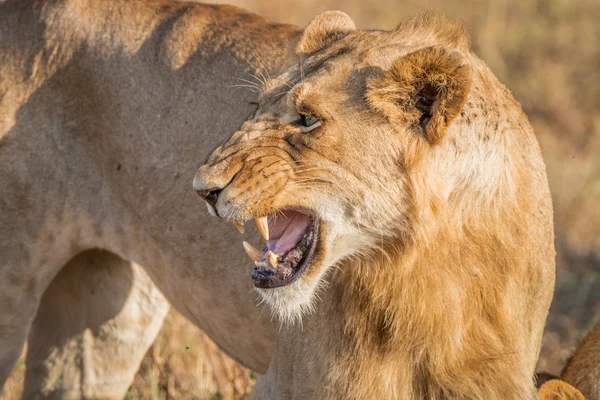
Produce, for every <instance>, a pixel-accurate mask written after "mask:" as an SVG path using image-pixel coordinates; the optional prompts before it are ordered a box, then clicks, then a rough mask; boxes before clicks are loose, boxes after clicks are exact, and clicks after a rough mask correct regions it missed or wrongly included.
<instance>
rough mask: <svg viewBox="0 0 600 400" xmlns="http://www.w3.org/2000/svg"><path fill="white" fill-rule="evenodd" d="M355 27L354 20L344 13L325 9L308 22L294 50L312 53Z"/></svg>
mask: <svg viewBox="0 0 600 400" xmlns="http://www.w3.org/2000/svg"><path fill="white" fill-rule="evenodd" d="M355 29H356V25H355V24H354V21H352V19H351V18H350V17H349V16H348V15H347V14H346V13H343V12H341V11H325V12H324V13H321V14H319V15H317V16H316V17H314V18H313V19H312V20H311V21H310V22H309V23H308V25H307V26H306V28H305V29H304V32H303V33H302V37H301V38H300V41H299V42H298V45H297V46H296V52H297V53H300V54H305V53H313V52H315V51H317V50H320V49H322V48H323V47H325V46H327V45H329V44H331V43H333V42H334V41H336V40H339V39H341V38H343V37H345V36H346V35H347V34H348V33H350V32H352V31H353V30H355Z"/></svg>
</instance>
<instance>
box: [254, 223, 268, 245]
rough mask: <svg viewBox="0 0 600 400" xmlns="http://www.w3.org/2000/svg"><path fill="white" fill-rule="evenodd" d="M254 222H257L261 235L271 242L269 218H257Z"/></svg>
mask: <svg viewBox="0 0 600 400" xmlns="http://www.w3.org/2000/svg"><path fill="white" fill-rule="evenodd" d="M254 221H255V222H256V226H257V227H258V230H259V231H260V234H261V235H262V236H263V237H264V238H265V240H269V222H268V221H267V217H260V218H256V219H255V220H254Z"/></svg>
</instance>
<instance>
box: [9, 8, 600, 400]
mask: <svg viewBox="0 0 600 400" xmlns="http://www.w3.org/2000/svg"><path fill="white" fill-rule="evenodd" d="M228 2H229V3H233V4H236V5H239V6H242V7H244V8H247V9H250V10H252V11H255V12H257V13H259V14H262V15H265V16H268V17H270V18H272V19H276V20H279V21H284V22H292V23H296V24H301V25H303V24H305V23H306V22H307V21H308V20H309V19H310V18H311V17H312V16H314V15H316V14H317V13H318V12H320V11H324V10H327V9H341V10H343V11H346V12H347V13H348V14H350V15H351V16H352V17H353V18H354V19H355V21H356V22H357V24H358V26H359V27H367V28H375V27H376V28H388V29H389V28H393V27H394V26H395V25H396V24H397V23H398V22H399V21H400V20H401V19H402V18H403V17H404V16H406V15H407V14H410V13H415V12H419V11H421V10H423V9H426V8H430V9H434V10H439V11H441V12H443V13H445V14H446V15H448V16H450V17H452V18H458V19H461V20H463V21H464V22H465V23H466V24H467V25H468V27H469V30H470V32H471V33H472V43H473V48H474V50H475V51H476V52H477V53H478V54H479V55H480V56H481V57H482V58H483V59H485V60H486V62H487V63H488V64H489V65H490V67H491V68H492V70H493V71H494V72H495V73H496V74H497V75H498V76H499V78H500V79H501V80H502V81H503V82H505V83H506V84H507V86H508V87H509V88H510V89H511V90H512V91H513V93H514V94H515V96H516V97H517V99H518V100H519V101H520V102H521V103H522V104H523V108H524V109H525V111H526V112H527V114H528V115H529V117H530V119H531V122H532V123H533V125H534V128H535V130H536V132H537V134H538V137H539V140H540V143H541V145H542V149H543V152H544V157H545V160H546V163H547V166H548V174H549V178H550V185H551V189H552V192H553V196H554V205H555V217H556V233H557V249H558V253H559V256H558V262H559V270H558V275H557V289H556V297H555V301H554V303H553V306H552V309H551V313H550V316H549V319H548V327H547V331H546V334H545V337H544V344H543V349H542V357H541V359H540V362H539V368H540V369H542V370H546V371H549V372H553V373H558V372H559V371H560V369H561V368H562V365H563V364H564V362H565V360H566V358H567V357H568V356H569V355H570V354H571V352H572V350H573V348H574V346H575V344H576V343H577V340H578V339H579V338H580V337H581V335H582V334H583V332H584V331H585V330H586V329H588V328H589V327H591V325H592V324H593V323H594V321H596V320H597V319H598V317H600V206H599V205H598V203H599V201H600V76H599V71H600V25H599V24H598V23H597V21H598V20H599V19H600V2H598V0H580V1H575V0H481V1H477V0H464V1H461V2H450V1H445V0H424V1H423V0H405V1H402V2H398V1H389V0H380V1H367V0H352V1H350V0H318V1H317V0H301V1H296V2H293V3H289V2H279V1H274V0H231V1H228ZM23 370H24V365H23V362H22V361H20V362H19V364H18V365H17V367H16V368H15V373H14V374H13V376H12V377H11V379H10V380H9V382H8V383H7V386H6V387H5V391H6V395H5V397H4V398H5V399H6V400H12V399H16V398H18V393H19V392H20V387H21V386H22V374H23ZM252 384H253V378H252V376H251V373H250V372H249V371H248V370H245V369H243V368H241V367H239V366H237V365H235V363H234V362H233V361H231V360H230V359H228V358H227V357H226V356H223V355H222V354H221V353H219V352H218V351H217V350H216V349H215V346H214V345H213V344H212V343H210V342H209V341H208V340H207V339H206V338H205V337H204V336H203V335H202V334H201V333H200V332H199V331H198V330H197V329H196V328H195V327H193V326H192V325H191V324H189V323H188V322H186V321H184V320H183V319H182V318H181V317H180V316H179V315H177V314H174V313H171V315H169V317H168V319H167V323H166V324H165V326H164V327H163V329H162V331H161V334H160V336H159V338H158V339H157V340H156V342H155V343H154V345H153V346H152V348H151V349H150V351H149V352H148V354H147V355H146V358H145V359H144V361H143V363H142V367H141V369H140V371H139V373H138V375H137V376H136V379H135V381H134V384H133V386H132V388H131V389H130V391H129V393H128V395H127V398H129V399H167V398H168V399H175V398H177V399H179V398H181V399H184V398H185V399H212V398H214V399H217V398H241V397H244V395H245V394H247V393H248V392H249V390H250V389H251V387H252Z"/></svg>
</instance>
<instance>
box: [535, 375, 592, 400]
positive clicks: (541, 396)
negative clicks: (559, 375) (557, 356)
mask: <svg viewBox="0 0 600 400" xmlns="http://www.w3.org/2000/svg"><path fill="white" fill-rule="evenodd" d="M586 399H589V398H588V397H583V394H581V392H580V391H579V390H577V389H575V388H574V387H573V386H571V385H569V384H568V383H566V382H563V381H561V380H558V379H554V380H550V381H548V382H546V383H544V384H543V385H542V387H540V390H539V391H538V400H586Z"/></svg>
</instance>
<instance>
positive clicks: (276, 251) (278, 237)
mask: <svg viewBox="0 0 600 400" xmlns="http://www.w3.org/2000/svg"><path fill="white" fill-rule="evenodd" d="M236 225H238V224H237V223H236ZM256 225H257V226H258V230H259V231H260V233H261V234H262V235H263V237H264V238H265V239H266V242H267V245H266V247H265V249H264V250H263V251H260V250H258V249H256V248H255V247H254V246H252V245H251V244H249V243H248V242H244V243H243V244H244V249H245V250H246V253H247V254H248V256H249V257H250V259H252V261H254V265H255V267H254V269H253V270H252V280H253V282H254V286H255V287H257V288H262V289H269V288H276V287H281V286H285V285H289V284H290V283H292V282H294V281H295V280H296V279H298V277H300V275H302V273H303V272H304V270H305V269H306V267H307V266H308V265H309V264H310V261H311V259H312V258H313V256H314V254H315V250H316V247H317V243H318V236H319V223H318V219H317V218H316V217H315V216H314V214H313V213H311V212H308V211H305V210H278V211H277V213H276V214H275V215H273V216H272V217H269V218H267V217H261V218H257V219H256Z"/></svg>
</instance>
